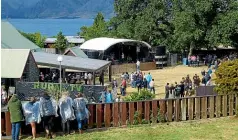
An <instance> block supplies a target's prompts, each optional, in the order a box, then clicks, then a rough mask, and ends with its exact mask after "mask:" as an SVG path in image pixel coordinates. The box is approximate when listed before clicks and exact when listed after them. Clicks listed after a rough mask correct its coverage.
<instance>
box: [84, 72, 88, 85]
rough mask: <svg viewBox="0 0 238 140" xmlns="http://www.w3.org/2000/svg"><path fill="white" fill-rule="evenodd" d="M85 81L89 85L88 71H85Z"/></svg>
mask: <svg viewBox="0 0 238 140" xmlns="http://www.w3.org/2000/svg"><path fill="white" fill-rule="evenodd" d="M84 81H85V85H87V81H88V74H87V72H85V74H84Z"/></svg>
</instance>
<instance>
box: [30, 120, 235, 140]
mask: <svg viewBox="0 0 238 140" xmlns="http://www.w3.org/2000/svg"><path fill="white" fill-rule="evenodd" d="M27 139H30V138H27ZM38 139H39V140H41V139H42V140H43V139H44V138H38ZM55 139H56V140H65V139H68V140H79V139H82V140H237V139H238V118H234V117H226V118H219V119H206V120H198V121H186V122H173V123H168V124H166V123H165V124H155V125H138V126H132V127H128V128H113V129H109V130H105V131H101V132H91V133H84V134H82V135H79V134H74V135H69V136H65V137H60V136H59V137H56V138H55Z"/></svg>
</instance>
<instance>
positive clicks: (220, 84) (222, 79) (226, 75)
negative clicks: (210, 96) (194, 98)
mask: <svg viewBox="0 0 238 140" xmlns="http://www.w3.org/2000/svg"><path fill="white" fill-rule="evenodd" d="M215 74H216V79H215V83H216V87H215V90H216V91H217V93H218V94H234V93H238V59H236V60H233V61H226V62H223V63H222V64H221V65H220V66H219V68H218V69H217V71H216V72H215Z"/></svg>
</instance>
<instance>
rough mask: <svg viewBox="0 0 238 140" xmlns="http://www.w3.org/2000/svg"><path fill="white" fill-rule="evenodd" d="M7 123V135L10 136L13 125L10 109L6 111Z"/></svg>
mask: <svg viewBox="0 0 238 140" xmlns="http://www.w3.org/2000/svg"><path fill="white" fill-rule="evenodd" d="M5 124H6V135H7V136H10V135H11V129H12V125H11V121H10V112H9V111H7V112H5Z"/></svg>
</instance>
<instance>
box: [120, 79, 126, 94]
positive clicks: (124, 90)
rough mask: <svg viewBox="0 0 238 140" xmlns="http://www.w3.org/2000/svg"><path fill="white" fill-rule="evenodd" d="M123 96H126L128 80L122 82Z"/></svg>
mask: <svg viewBox="0 0 238 140" xmlns="http://www.w3.org/2000/svg"><path fill="white" fill-rule="evenodd" d="M121 95H122V96H125V95H126V80H125V79H123V80H122V82H121Z"/></svg>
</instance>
